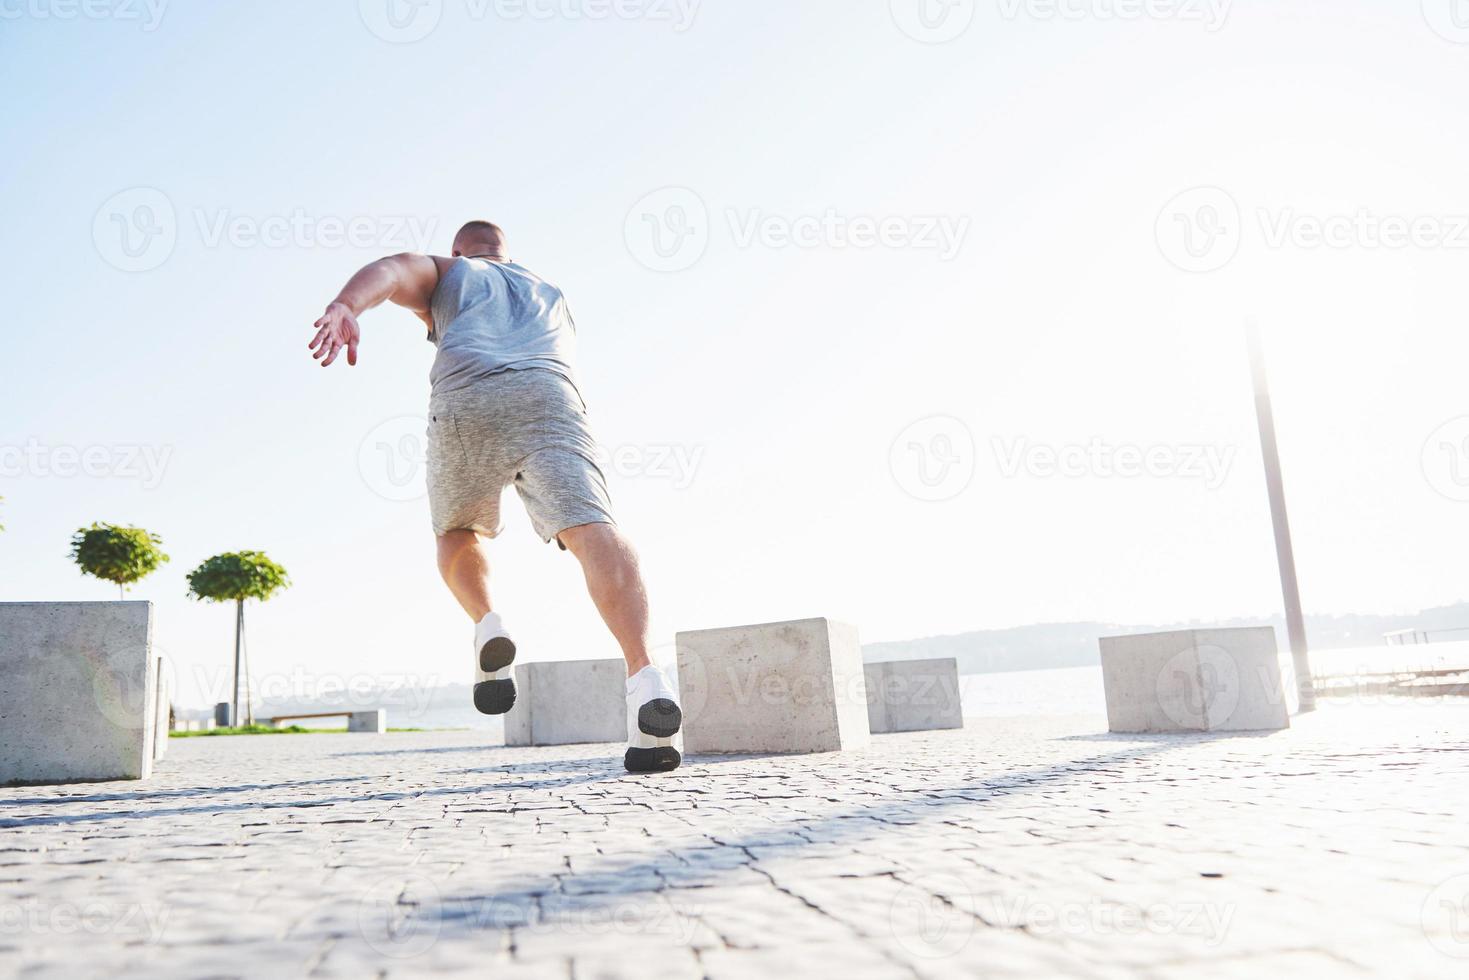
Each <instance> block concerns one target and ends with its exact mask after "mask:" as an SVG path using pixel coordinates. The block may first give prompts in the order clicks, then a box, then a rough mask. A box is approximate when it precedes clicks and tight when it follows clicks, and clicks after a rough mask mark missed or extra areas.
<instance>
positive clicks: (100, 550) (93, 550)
mask: <svg viewBox="0 0 1469 980" xmlns="http://www.w3.org/2000/svg"><path fill="white" fill-rule="evenodd" d="M162 545H163V539H162V538H160V537H159V536H158V535H156V534H153V533H151V532H149V531H145V530H143V529H142V528H140V527H121V526H119V525H116V524H93V525H92V526H91V527H84V528H80V529H78V531H77V533H76V534H74V535H72V537H71V560H72V561H74V562H76V563H77V565H78V566H79V567H80V568H81V570H82V572H83V573H84V574H86V575H91V576H93V577H94V578H100V579H102V580H103V581H104V582H112V583H113V584H114V585H116V586H117V597H118V598H119V599H121V598H122V597H123V593H124V590H125V589H126V588H127V587H128V586H129V585H132V584H133V583H134V582H137V581H139V580H141V579H143V578H145V577H146V576H148V575H151V574H152V573H153V572H154V571H156V570H157V569H158V566H159V565H162V564H163V563H164V562H166V561H168V556H167V555H165V554H164V553H163V548H162Z"/></svg>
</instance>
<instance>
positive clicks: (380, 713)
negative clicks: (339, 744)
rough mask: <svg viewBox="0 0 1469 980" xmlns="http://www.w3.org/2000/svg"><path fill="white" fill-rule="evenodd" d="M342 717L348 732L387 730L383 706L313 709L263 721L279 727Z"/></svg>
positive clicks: (275, 716)
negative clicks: (355, 708) (285, 723)
mask: <svg viewBox="0 0 1469 980" xmlns="http://www.w3.org/2000/svg"><path fill="white" fill-rule="evenodd" d="M342 717H345V718H346V719H347V731H349V732H385V731H387V730H388V712H387V711H386V710H385V709H383V708H368V709H366V710H362V709H358V710H353V709H347V710H345V711H314V712H311V713H309V714H302V715H273V716H271V717H269V718H266V719H265V723H266V724H267V725H271V726H273V727H275V728H279V727H281V723H282V722H297V721H314V720H315V719H317V718H342Z"/></svg>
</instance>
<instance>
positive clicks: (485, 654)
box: [474, 612, 515, 715]
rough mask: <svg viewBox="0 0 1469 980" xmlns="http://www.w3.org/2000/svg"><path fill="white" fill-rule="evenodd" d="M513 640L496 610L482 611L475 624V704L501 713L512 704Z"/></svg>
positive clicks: (483, 712) (483, 711)
mask: <svg viewBox="0 0 1469 980" xmlns="http://www.w3.org/2000/svg"><path fill="white" fill-rule="evenodd" d="M514 663H515V641H514V640H512V639H510V634H509V633H507V632H505V624H504V623H503V622H502V621H501V619H500V615H499V613H493V612H489V613H485V618H484V619H481V620H480V621H479V623H478V624H477V625H476V626H475V627H474V675H475V684H474V706H475V707H476V708H478V709H479V710H480V713H482V714H486V715H503V714H504V713H505V712H507V711H509V710H510V709H511V707H512V706H513V705H514V704H515V667H514Z"/></svg>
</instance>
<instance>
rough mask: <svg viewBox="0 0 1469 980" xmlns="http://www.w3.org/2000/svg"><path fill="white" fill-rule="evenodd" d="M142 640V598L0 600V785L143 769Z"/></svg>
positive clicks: (146, 606) (148, 606) (149, 720)
mask: <svg viewBox="0 0 1469 980" xmlns="http://www.w3.org/2000/svg"><path fill="white" fill-rule="evenodd" d="M152 646H153V606H152V603H148V602H3V603H0V730H3V732H4V737H3V738H0V785H4V784H6V783H13V782H26V783H62V782H68V781H90V780H108V779H142V778H146V777H147V776H148V775H150V774H151V773H152V771H153V753H154V730H155V725H156V723H157V711H158V708H157V695H158V692H157V684H158V681H157V677H156V674H157V670H156V664H155V663H154V654H153V651H152Z"/></svg>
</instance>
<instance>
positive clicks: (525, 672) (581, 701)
mask: <svg viewBox="0 0 1469 980" xmlns="http://www.w3.org/2000/svg"><path fill="white" fill-rule="evenodd" d="M626 682H627V664H626V662H625V661H623V660H621V659H617V660H564V661H559V662H554V663H529V664H518V665H517V666H516V668H515V685H516V697H515V706H514V707H513V708H511V709H510V711H509V712H508V713H507V714H506V715H505V744H506V745H575V744H581V743H590V742H621V741H623V740H625V739H626V738H627V687H626Z"/></svg>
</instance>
